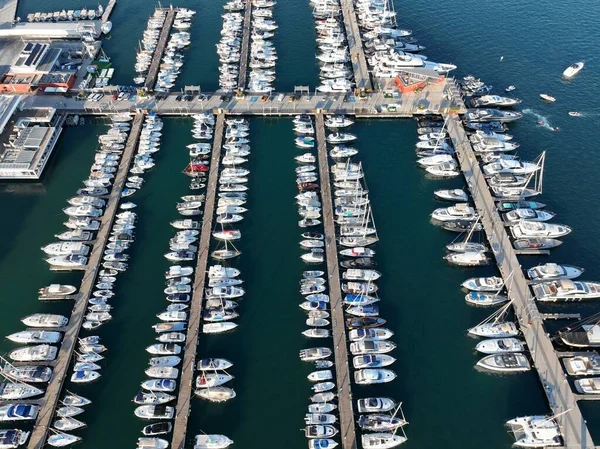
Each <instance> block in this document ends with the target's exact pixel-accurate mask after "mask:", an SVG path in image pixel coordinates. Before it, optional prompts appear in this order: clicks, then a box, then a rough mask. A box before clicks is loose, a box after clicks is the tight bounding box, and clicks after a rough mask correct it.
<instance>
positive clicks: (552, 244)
mask: <svg viewBox="0 0 600 449" xmlns="http://www.w3.org/2000/svg"><path fill="white" fill-rule="evenodd" d="M559 245H562V241H561V240H558V239H551V238H547V237H540V238H525V239H516V240H515V241H514V242H513V247H514V248H515V249H521V250H524V249H550V248H556V247H557V246H559Z"/></svg>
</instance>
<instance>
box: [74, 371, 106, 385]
mask: <svg viewBox="0 0 600 449" xmlns="http://www.w3.org/2000/svg"><path fill="white" fill-rule="evenodd" d="M99 377H100V373H99V372H97V371H75V372H74V373H73V375H72V376H71V382H73V383H88V382H93V381H94V380H96V379H98V378H99Z"/></svg>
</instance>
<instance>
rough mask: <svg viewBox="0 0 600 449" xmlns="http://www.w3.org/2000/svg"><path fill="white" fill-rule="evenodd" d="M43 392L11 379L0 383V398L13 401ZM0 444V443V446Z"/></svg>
mask: <svg viewBox="0 0 600 449" xmlns="http://www.w3.org/2000/svg"><path fill="white" fill-rule="evenodd" d="M42 393H44V391H43V390H40V389H39V388H37V387H33V386H31V385H27V384H25V383H16V382H13V381H8V382H2V383H0V399H2V400H8V401H14V400H19V399H29V398H32V397H35V396H39V395H41V394H42ZM1 447H2V446H1V445H0V448H1Z"/></svg>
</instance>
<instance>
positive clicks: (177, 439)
mask: <svg viewBox="0 0 600 449" xmlns="http://www.w3.org/2000/svg"><path fill="white" fill-rule="evenodd" d="M224 124H225V115H224V114H219V115H218V116H217V120H216V123H215V131H214V141H213V147H212V157H211V161H210V172H209V175H208V182H207V187H206V201H205V203H204V216H203V219H202V230H201V231H200V245H199V250H198V260H197V263H196V272H195V277H194V293H193V295H192V302H191V304H190V315H189V317H190V319H189V322H188V331H187V337H186V340H185V346H184V354H183V365H182V366H181V379H180V380H179V394H178V395H177V406H176V408H175V424H174V426H173V439H172V442H171V448H173V449H183V448H184V447H185V437H186V433H187V425H188V418H189V414H190V407H191V404H190V402H191V397H192V392H193V389H194V370H195V368H196V366H195V365H196V348H197V346H198V339H199V334H200V331H201V329H200V325H201V321H202V302H203V299H204V285H205V283H206V282H205V281H206V268H207V263H208V256H209V253H210V239H211V233H212V224H213V216H214V208H215V200H216V196H217V186H218V180H219V162H220V159H221V145H222V141H223V133H224V127H225V126H224Z"/></svg>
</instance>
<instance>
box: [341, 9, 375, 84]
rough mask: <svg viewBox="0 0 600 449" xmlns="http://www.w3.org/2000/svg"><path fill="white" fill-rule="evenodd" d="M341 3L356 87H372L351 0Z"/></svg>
mask: <svg viewBox="0 0 600 449" xmlns="http://www.w3.org/2000/svg"><path fill="white" fill-rule="evenodd" d="M341 5H342V16H343V18H344V25H345V27H346V38H347V40H348V48H349V50H350V60H351V62H352V71H353V72H354V80H355V81H356V87H357V88H358V89H366V90H371V89H373V83H372V82H371V76H370V74H369V69H368V67H367V59H366V57H365V51H364V49H363V43H362V38H361V37H360V29H359V28H358V21H357V18H356V11H355V10H354V3H353V0H341Z"/></svg>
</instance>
